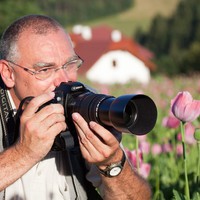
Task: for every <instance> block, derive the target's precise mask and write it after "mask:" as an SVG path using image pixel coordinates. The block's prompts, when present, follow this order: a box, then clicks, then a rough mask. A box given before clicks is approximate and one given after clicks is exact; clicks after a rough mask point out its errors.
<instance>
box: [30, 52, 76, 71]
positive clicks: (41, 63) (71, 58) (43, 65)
mask: <svg viewBox="0 0 200 200" xmlns="http://www.w3.org/2000/svg"><path fill="white" fill-rule="evenodd" d="M77 58H78V56H77V55H73V56H71V57H69V58H67V59H66V61H65V63H63V64H66V63H67V62H69V61H71V60H74V59H77ZM55 66H56V63H54V62H50V63H48V62H38V63H35V64H34V65H33V68H34V69H35V68H42V67H55Z"/></svg>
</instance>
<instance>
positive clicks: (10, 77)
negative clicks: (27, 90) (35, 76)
mask: <svg viewBox="0 0 200 200" xmlns="http://www.w3.org/2000/svg"><path fill="white" fill-rule="evenodd" d="M0 73H1V78H2V80H3V82H4V83H5V85H6V86H7V87H8V88H12V87H13V86H14V85H15V81H14V79H15V77H14V73H13V69H12V68H11V67H10V66H9V64H8V62H7V61H5V60H0Z"/></svg>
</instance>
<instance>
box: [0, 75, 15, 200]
mask: <svg viewBox="0 0 200 200" xmlns="http://www.w3.org/2000/svg"><path fill="white" fill-rule="evenodd" d="M13 114H14V112H13V109H12V105H11V102H10V99H9V96H8V92H7V91H6V86H5V84H4V83H3V80H2V78H1V76H0V126H1V127H0V152H2V151H3V149H4V148H6V147H9V146H10V145H11V144H13V142H14V141H15V137H16V134H15V120H14V116H13ZM8 133H9V134H8ZM4 199H5V190H3V191H1V192H0V200H4Z"/></svg>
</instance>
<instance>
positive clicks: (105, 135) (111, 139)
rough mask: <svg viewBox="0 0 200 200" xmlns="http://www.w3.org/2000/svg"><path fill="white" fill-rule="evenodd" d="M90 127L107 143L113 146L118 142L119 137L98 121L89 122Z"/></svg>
mask: <svg viewBox="0 0 200 200" xmlns="http://www.w3.org/2000/svg"><path fill="white" fill-rule="evenodd" d="M89 127H90V129H91V130H93V131H94V132H95V133H96V134H98V136H100V137H101V138H102V139H103V141H104V142H105V144H107V145H108V146H113V145H114V144H116V142H117V143H118V141H117V139H116V138H115V136H114V135H113V134H111V133H110V131H108V130H107V129H105V128H104V127H103V126H101V125H99V124H97V123H96V122H94V121H91V122H89Z"/></svg>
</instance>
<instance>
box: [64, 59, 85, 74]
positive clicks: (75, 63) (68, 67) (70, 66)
mask: <svg viewBox="0 0 200 200" xmlns="http://www.w3.org/2000/svg"><path fill="white" fill-rule="evenodd" d="M81 64H82V60H81V59H77V60H72V61H70V62H68V63H66V64H65V65H64V66H63V69H65V71H66V72H68V73H73V72H76V71H77V70H78V69H79V67H80V66H81Z"/></svg>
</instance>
